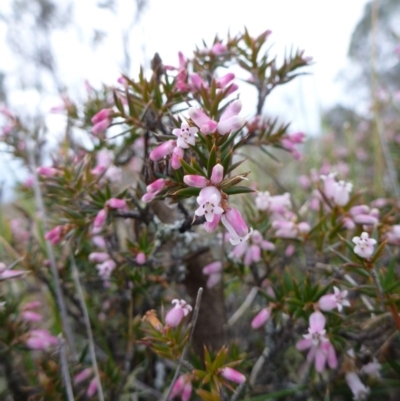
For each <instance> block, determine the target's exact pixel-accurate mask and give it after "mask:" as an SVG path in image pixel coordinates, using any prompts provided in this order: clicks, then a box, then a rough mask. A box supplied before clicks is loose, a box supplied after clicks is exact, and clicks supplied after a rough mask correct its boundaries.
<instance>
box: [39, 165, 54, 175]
mask: <svg viewBox="0 0 400 401" xmlns="http://www.w3.org/2000/svg"><path fill="white" fill-rule="evenodd" d="M36 172H37V173H38V174H39V175H41V176H42V177H54V176H55V175H57V174H58V173H59V170H57V169H56V168H54V167H46V166H41V167H38V168H37V169H36Z"/></svg>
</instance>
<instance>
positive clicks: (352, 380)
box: [346, 372, 370, 401]
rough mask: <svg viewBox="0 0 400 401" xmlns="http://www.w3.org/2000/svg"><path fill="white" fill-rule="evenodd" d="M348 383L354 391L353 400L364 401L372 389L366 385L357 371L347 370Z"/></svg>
mask: <svg viewBox="0 0 400 401" xmlns="http://www.w3.org/2000/svg"><path fill="white" fill-rule="evenodd" d="M346 383H347V385H348V386H349V387H350V390H351V392H352V393H353V400H355V401H362V400H365V399H366V398H367V397H368V395H369V393H370V389H369V387H366V386H365V385H364V384H363V383H362V381H361V380H360V378H359V377H358V374H357V373H355V372H347V373H346Z"/></svg>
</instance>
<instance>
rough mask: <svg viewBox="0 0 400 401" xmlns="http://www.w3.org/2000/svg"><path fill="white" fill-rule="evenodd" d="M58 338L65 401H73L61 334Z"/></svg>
mask: <svg viewBox="0 0 400 401" xmlns="http://www.w3.org/2000/svg"><path fill="white" fill-rule="evenodd" d="M58 338H59V340H60V348H59V352H60V360H61V372H62V377H63V381H64V386H65V391H66V392H67V400H68V401H74V400H75V397H74V392H73V390H72V384H71V376H70V374H69V369H68V360H67V353H66V351H65V341H64V338H63V336H62V335H61V334H60V335H59V336H58Z"/></svg>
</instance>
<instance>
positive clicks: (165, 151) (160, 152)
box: [150, 139, 176, 161]
mask: <svg viewBox="0 0 400 401" xmlns="http://www.w3.org/2000/svg"><path fill="white" fill-rule="evenodd" d="M175 146H176V141H174V140H173V139H171V140H169V141H167V142H164V143H162V144H161V145H159V146H157V147H156V148H154V149H153V150H152V151H151V152H150V159H151V160H153V161H158V160H161V159H162V158H163V157H165V156H167V155H169V154H171V153H172V151H173V150H174V148H175Z"/></svg>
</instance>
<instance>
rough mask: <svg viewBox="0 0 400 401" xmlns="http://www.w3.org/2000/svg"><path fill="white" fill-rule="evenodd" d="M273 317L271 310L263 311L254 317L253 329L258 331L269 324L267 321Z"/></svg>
mask: <svg viewBox="0 0 400 401" xmlns="http://www.w3.org/2000/svg"><path fill="white" fill-rule="evenodd" d="M270 317H271V308H264V309H261V310H260V312H258V313H257V315H256V316H255V317H254V319H253V320H252V321H251V327H252V328H253V329H258V328H260V327H261V326H264V324H265V323H266V322H267V320H268V319H269V318H270Z"/></svg>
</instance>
